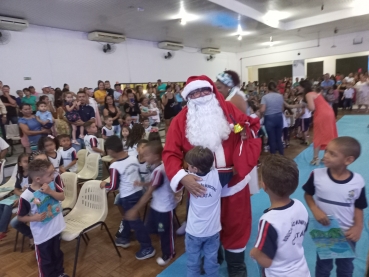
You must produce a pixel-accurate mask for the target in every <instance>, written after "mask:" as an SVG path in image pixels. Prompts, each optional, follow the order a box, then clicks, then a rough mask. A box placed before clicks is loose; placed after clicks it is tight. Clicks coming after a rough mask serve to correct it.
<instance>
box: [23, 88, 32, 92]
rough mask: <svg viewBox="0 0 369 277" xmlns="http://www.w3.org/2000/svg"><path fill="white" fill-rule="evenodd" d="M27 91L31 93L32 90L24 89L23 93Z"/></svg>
mask: <svg viewBox="0 0 369 277" xmlns="http://www.w3.org/2000/svg"><path fill="white" fill-rule="evenodd" d="M25 91H29V92H31V90H30V88H24V89H23V92H25Z"/></svg>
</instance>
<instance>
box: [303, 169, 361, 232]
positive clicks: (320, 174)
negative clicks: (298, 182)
mask: <svg viewBox="0 0 369 277" xmlns="http://www.w3.org/2000/svg"><path fill="white" fill-rule="evenodd" d="M302 188H303V190H304V191H305V192H306V193H307V194H309V195H314V200H315V203H316V205H317V206H318V207H319V209H321V210H322V211H323V212H324V213H325V214H327V215H332V216H334V217H335V218H336V219H337V221H338V223H339V224H340V227H341V228H342V230H343V231H347V230H348V229H350V228H351V227H352V226H353V225H354V213H355V208H357V209H361V210H363V209H365V208H366V207H367V206H368V204H367V200H366V197H365V181H364V179H363V177H361V175H360V174H358V173H353V172H351V174H350V177H349V178H347V179H346V180H343V181H340V180H335V179H334V178H333V176H332V175H331V173H330V170H329V168H317V169H314V170H313V172H312V173H311V175H310V178H309V180H308V181H307V182H306V184H305V185H304V186H303V187H302Z"/></svg>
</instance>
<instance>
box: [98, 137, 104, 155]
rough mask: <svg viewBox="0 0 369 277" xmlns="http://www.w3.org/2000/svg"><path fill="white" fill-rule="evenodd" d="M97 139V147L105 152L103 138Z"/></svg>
mask: <svg viewBox="0 0 369 277" xmlns="http://www.w3.org/2000/svg"><path fill="white" fill-rule="evenodd" d="M97 140H98V142H99V148H100V149H101V150H102V151H104V152H105V140H104V139H103V138H98V139H97Z"/></svg>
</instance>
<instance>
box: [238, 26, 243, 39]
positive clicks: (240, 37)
mask: <svg viewBox="0 0 369 277" xmlns="http://www.w3.org/2000/svg"><path fill="white" fill-rule="evenodd" d="M237 39H238V40H242V28H241V24H240V23H238V27H237Z"/></svg>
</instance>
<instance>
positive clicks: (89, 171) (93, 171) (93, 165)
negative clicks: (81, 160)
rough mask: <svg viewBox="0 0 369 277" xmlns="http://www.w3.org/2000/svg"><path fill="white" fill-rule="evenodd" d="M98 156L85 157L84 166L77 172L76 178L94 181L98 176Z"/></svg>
mask: <svg viewBox="0 0 369 277" xmlns="http://www.w3.org/2000/svg"><path fill="white" fill-rule="evenodd" d="M100 159H101V156H100V154H97V153H92V154H89V155H87V157H86V163H85V166H84V167H83V168H82V170H81V171H80V172H78V178H81V179H96V177H97V175H98V174H99V160H100Z"/></svg>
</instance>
